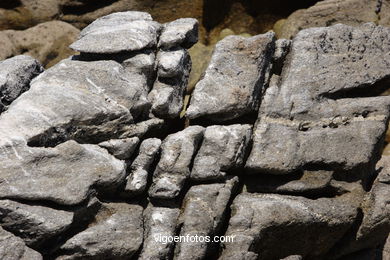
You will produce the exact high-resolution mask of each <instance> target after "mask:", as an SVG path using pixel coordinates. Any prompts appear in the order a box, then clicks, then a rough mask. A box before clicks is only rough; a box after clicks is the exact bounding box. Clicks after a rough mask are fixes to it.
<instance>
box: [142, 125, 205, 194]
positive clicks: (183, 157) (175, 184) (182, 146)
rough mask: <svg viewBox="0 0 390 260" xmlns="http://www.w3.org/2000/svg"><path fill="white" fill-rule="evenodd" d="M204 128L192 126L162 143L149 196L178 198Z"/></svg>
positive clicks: (188, 174)
mask: <svg viewBox="0 0 390 260" xmlns="http://www.w3.org/2000/svg"><path fill="white" fill-rule="evenodd" d="M203 132H204V128H203V127H201V126H190V127H188V128H186V129H184V130H182V131H180V132H178V133H175V134H171V135H169V136H168V137H167V138H166V139H165V140H164V141H163V143H162V145H161V158H160V161H159V162H158V164H157V167H156V170H155V171H154V173H153V183H152V186H151V187H150V189H149V196H150V197H152V198H159V199H173V198H176V197H177V196H178V195H179V193H180V191H181V189H182V188H183V186H184V184H185V182H186V180H187V179H188V178H189V177H190V169H189V166H190V164H191V161H192V158H193V157H194V156H195V152H196V151H197V149H198V146H199V144H200V142H201V139H202V137H203Z"/></svg>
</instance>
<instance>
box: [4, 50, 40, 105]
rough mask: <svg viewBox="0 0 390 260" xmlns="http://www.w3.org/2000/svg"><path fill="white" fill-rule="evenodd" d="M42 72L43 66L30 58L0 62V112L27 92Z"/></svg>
mask: <svg viewBox="0 0 390 260" xmlns="http://www.w3.org/2000/svg"><path fill="white" fill-rule="evenodd" d="M42 72H43V67H42V66H41V64H40V63H39V62H38V61H37V60H35V59H33V58H31V57H29V56H25V55H19V56H15V57H13V58H10V59H7V60H4V61H0V112H1V111H2V110H4V109H6V108H7V106H9V105H10V104H11V103H12V102H13V101H14V100H15V99H16V98H18V97H19V96H20V95H21V94H22V93H23V92H25V91H27V90H28V89H29V88H30V82H31V80H32V79H33V78H34V77H36V76H37V75H38V74H40V73H42Z"/></svg>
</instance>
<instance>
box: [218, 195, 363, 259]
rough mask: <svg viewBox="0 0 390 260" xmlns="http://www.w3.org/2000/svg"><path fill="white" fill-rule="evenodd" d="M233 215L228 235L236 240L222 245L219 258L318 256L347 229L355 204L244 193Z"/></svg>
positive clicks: (351, 220) (354, 212) (239, 196)
mask: <svg viewBox="0 0 390 260" xmlns="http://www.w3.org/2000/svg"><path fill="white" fill-rule="evenodd" d="M232 213H233V215H232V217H231V219H230V222H229V228H228V230H227V231H226V235H229V236H235V240H234V243H225V247H226V248H225V249H224V251H223V252H222V256H221V258H220V259H246V258H245V257H253V256H256V258H257V259H280V258H283V257H286V256H289V255H301V256H303V257H304V258H316V257H317V256H320V255H322V254H323V253H325V252H327V250H329V249H330V248H331V247H332V246H333V245H334V244H335V243H336V242H337V241H338V240H339V239H341V238H342V236H343V235H344V234H345V233H346V232H347V231H348V229H349V228H350V227H351V226H352V224H353V222H354V220H355V218H356V216H357V208H354V207H353V206H351V205H348V204H346V203H343V201H342V200H341V201H339V200H337V199H328V198H321V199H317V200H310V199H306V198H303V197H295V196H281V195H271V194H247V193H243V194H240V195H238V196H237V197H236V198H235V200H234V202H233V205H232ZM249 259H252V258H249Z"/></svg>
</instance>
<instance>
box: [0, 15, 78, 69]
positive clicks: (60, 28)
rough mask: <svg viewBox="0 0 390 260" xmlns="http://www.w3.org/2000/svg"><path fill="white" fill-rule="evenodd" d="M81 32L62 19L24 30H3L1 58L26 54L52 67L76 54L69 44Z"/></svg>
mask: <svg viewBox="0 0 390 260" xmlns="http://www.w3.org/2000/svg"><path fill="white" fill-rule="evenodd" d="M0 16H1V15H0ZM79 33H80V30H79V29H77V28H75V27H74V26H72V25H70V24H67V23H65V22H61V21H50V22H45V23H41V24H39V25H37V26H34V27H31V28H29V29H27V30H24V31H18V30H6V31H1V32H0V43H2V49H1V50H0V59H1V60H2V59H6V58H9V57H12V56H15V55H19V54H24V55H29V56H31V57H34V58H35V59H37V60H39V62H40V63H41V64H42V65H43V66H45V67H51V66H53V65H55V64H57V63H58V62H60V61H61V60H62V59H65V58H67V57H69V56H70V55H73V54H74V51H73V50H72V49H70V48H69V47H68V46H69V45H70V44H71V43H72V42H74V41H75V40H76V39H77V36H78V34H79Z"/></svg>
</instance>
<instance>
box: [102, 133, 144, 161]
mask: <svg viewBox="0 0 390 260" xmlns="http://www.w3.org/2000/svg"><path fill="white" fill-rule="evenodd" d="M138 144H139V138H138V137H133V138H126V139H111V140H108V141H105V142H101V143H99V146H100V147H102V148H105V149H107V151H108V152H109V153H110V154H112V155H114V156H115V157H116V158H118V159H120V160H128V159H130V158H131V156H132V155H133V153H134V151H135V149H136V148H137V146H138Z"/></svg>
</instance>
